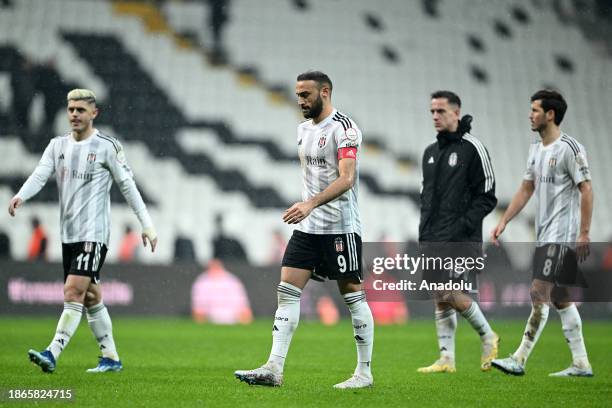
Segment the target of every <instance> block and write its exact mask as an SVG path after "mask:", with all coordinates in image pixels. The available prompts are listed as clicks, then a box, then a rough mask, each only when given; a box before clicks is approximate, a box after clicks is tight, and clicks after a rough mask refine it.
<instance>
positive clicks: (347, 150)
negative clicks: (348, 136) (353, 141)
mask: <svg viewBox="0 0 612 408" xmlns="http://www.w3.org/2000/svg"><path fill="white" fill-rule="evenodd" d="M341 159H354V160H357V148H356V147H341V148H340V149H338V160H341Z"/></svg>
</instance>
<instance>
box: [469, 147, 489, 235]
mask: <svg viewBox="0 0 612 408" xmlns="http://www.w3.org/2000/svg"><path fill="white" fill-rule="evenodd" d="M475 149H476V147H475ZM468 177H469V188H470V191H471V195H472V199H471V201H470V205H469V207H468V208H467V209H466V211H465V213H464V215H463V216H462V217H461V223H462V224H463V225H461V227H462V228H463V229H464V230H465V231H466V232H467V233H468V234H471V233H472V232H473V231H474V230H475V228H482V220H483V219H484V217H486V216H487V214H489V213H490V212H491V211H493V209H494V208H495V206H496V205H497V198H496V197H495V175H494V174H493V165H492V164H491V158H490V157H489V153H488V152H487V151H486V150H484V151H482V153H481V151H480V150H477V153H476V154H475V155H474V160H472V162H471V163H470V167H469V168H468Z"/></svg>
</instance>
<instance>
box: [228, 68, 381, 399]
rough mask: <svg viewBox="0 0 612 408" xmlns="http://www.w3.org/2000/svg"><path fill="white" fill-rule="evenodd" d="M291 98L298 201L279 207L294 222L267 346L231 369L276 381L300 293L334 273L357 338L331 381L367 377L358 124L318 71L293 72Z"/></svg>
mask: <svg viewBox="0 0 612 408" xmlns="http://www.w3.org/2000/svg"><path fill="white" fill-rule="evenodd" d="M295 92H296V95H297V100H298V105H299V106H300V108H301V109H302V114H303V115H304V117H305V118H306V119H307V120H306V121H304V122H302V123H301V124H300V125H299V126H298V130H297V146H298V152H299V157H300V161H301V165H302V175H303V181H304V183H303V190H302V200H303V201H301V202H298V203H295V204H293V205H292V206H291V207H290V208H288V209H287V210H286V211H285V212H284V214H283V221H284V222H286V223H288V224H297V229H296V230H294V232H293V235H292V237H291V239H290V241H289V243H288V245H287V248H286V250H285V255H284V257H283V261H282V268H281V277H280V280H281V282H280V284H279V285H278V289H277V292H278V309H277V310H276V314H275V317H274V324H273V328H272V350H271V352H270V357H269V359H268V361H267V363H266V364H264V365H263V366H262V367H260V368H257V369H254V370H249V371H242V370H240V371H236V372H235V376H236V377H237V378H238V379H240V380H241V381H245V382H247V383H249V384H260V385H272V386H279V385H281V384H282V382H283V367H284V364H285V357H286V356H287V351H288V350H289V345H290V343H291V338H292V336H293V332H294V331H295V329H296V328H297V326H298V322H299V319H300V295H301V294H302V289H304V286H306V284H307V283H308V281H309V280H310V279H311V278H313V279H317V280H320V279H324V278H329V279H332V280H337V282H338V288H339V290H340V293H341V294H342V296H343V297H344V301H345V303H346V305H347V306H348V308H349V310H350V313H351V319H352V323H353V330H354V336H355V342H356V343H357V367H356V368H355V371H354V374H353V376H351V377H350V378H349V379H348V380H346V381H344V382H342V383H339V384H336V385H334V387H335V388H363V387H369V386H371V385H372V384H373V377H372V373H371V370H370V362H371V359H372V344H373V341H374V321H373V319H372V312H371V311H370V308H369V306H368V304H367V303H366V299H365V292H364V290H363V288H362V283H361V282H362V260H361V237H360V235H361V223H360V219H359V209H358V207H357V196H358V180H359V169H358V156H359V154H358V153H359V152H358V149H359V146H360V144H361V131H360V130H359V128H358V127H357V125H356V124H355V122H353V120H352V119H350V118H349V117H347V116H346V115H343V114H342V113H340V112H338V111H337V110H336V109H335V108H334V107H333V106H332V104H331V94H332V82H331V80H330V79H329V77H328V76H327V75H326V74H324V73H322V72H318V71H309V72H306V73H303V74H300V75H299V76H298V77H297V85H296V88H295Z"/></svg>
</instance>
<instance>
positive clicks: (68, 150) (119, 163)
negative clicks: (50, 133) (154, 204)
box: [17, 129, 152, 245]
mask: <svg viewBox="0 0 612 408" xmlns="http://www.w3.org/2000/svg"><path fill="white" fill-rule="evenodd" d="M54 173H55V178H56V181H57V187H58V190H59V201H60V223H61V239H62V242H63V243H66V244H68V243H74V242H81V241H87V242H101V243H103V244H105V245H108V241H109V237H110V188H111V185H112V182H113V179H114V180H115V181H116V182H117V184H118V185H119V187H120V189H121V192H122V193H123V194H124V196H125V197H126V199H127V201H128V204H130V206H131V207H132V209H133V210H134V212H135V213H136V215H137V216H138V218H139V220H140V221H141V224H142V225H143V227H144V228H148V227H152V223H151V220H150V218H149V215H148V213H147V210H146V207H145V205H144V202H143V201H142V197H141V196H140V193H139V192H138V190H137V189H136V186H135V184H134V181H133V178H132V171H131V170H130V168H129V166H128V165H127V162H126V160H125V154H124V152H123V147H122V146H121V144H120V143H119V142H118V141H117V139H115V138H113V137H110V136H106V135H105V134H103V133H101V132H100V131H98V130H97V129H94V133H93V134H92V135H91V136H90V137H88V138H87V139H85V140H82V141H78V142H77V141H76V140H75V139H74V138H73V136H72V134H71V133H68V134H66V135H64V136H58V137H55V138H53V139H51V142H49V145H48V146H47V148H46V149H45V152H44V153H43V156H42V158H41V159H40V162H39V163H38V166H37V167H36V169H35V170H34V172H33V173H32V175H31V176H30V177H29V178H28V180H27V181H26V182H25V183H24V185H23V186H22V187H21V189H20V190H19V192H18V193H17V197H19V198H21V199H22V200H24V201H26V200H28V199H29V198H31V197H33V196H34V195H35V194H36V193H38V192H39V191H40V190H41V189H42V187H43V186H44V185H45V183H46V182H47V180H48V179H49V177H51V175H53V174H54Z"/></svg>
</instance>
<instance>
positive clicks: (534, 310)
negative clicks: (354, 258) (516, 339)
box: [514, 303, 549, 365]
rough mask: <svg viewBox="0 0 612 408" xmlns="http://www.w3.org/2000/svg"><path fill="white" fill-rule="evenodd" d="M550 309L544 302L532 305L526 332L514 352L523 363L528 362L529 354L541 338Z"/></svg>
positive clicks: (516, 357)
mask: <svg viewBox="0 0 612 408" xmlns="http://www.w3.org/2000/svg"><path fill="white" fill-rule="evenodd" d="M548 310H549V307H548V305H547V304H544V303H539V304H534V305H532V306H531V314H530V315H529V319H528V320H527V326H525V333H524V334H523V339H522V340H521V345H520V346H519V348H518V349H517V350H516V351H515V352H514V358H515V359H516V360H518V361H519V362H520V363H521V364H523V365H525V364H526V363H527V359H528V358H529V354H531V351H532V350H533V348H534V347H535V345H536V343H537V342H538V339H539V338H540V334H542V330H544V326H546V321H547V320H548Z"/></svg>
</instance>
